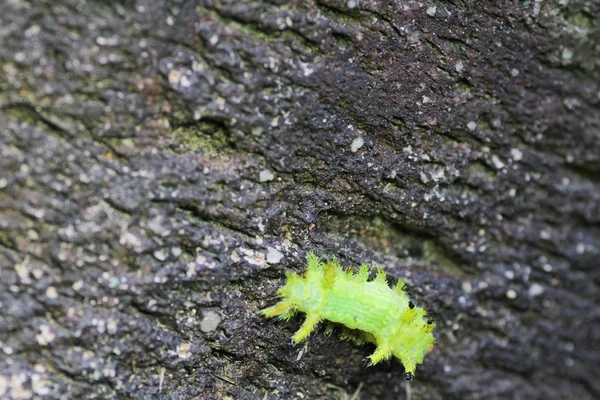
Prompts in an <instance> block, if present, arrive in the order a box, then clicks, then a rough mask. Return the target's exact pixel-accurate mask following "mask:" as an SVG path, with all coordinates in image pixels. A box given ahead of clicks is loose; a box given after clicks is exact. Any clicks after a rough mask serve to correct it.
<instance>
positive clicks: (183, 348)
mask: <svg viewBox="0 0 600 400" xmlns="http://www.w3.org/2000/svg"><path fill="white" fill-rule="evenodd" d="M191 347H192V346H191V345H190V344H189V343H180V344H179V346H177V355H179V358H181V359H183V360H185V359H188V358H190V357H191V356H192V352H191V351H190V349H191Z"/></svg>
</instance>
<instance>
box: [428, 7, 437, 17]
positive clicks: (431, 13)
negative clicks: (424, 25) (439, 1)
mask: <svg viewBox="0 0 600 400" xmlns="http://www.w3.org/2000/svg"><path fill="white" fill-rule="evenodd" d="M436 11H437V7H436V6H431V7H429V8H428V9H427V15H429V16H430V17H433V16H434V15H435V12H436Z"/></svg>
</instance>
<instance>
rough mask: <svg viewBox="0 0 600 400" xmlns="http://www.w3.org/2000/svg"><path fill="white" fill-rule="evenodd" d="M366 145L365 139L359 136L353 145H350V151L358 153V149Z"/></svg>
mask: <svg viewBox="0 0 600 400" xmlns="http://www.w3.org/2000/svg"><path fill="white" fill-rule="evenodd" d="M364 144H365V141H364V139H363V138H362V137H360V136H359V137H357V138H355V139H354V140H353V141H352V144H351V145H350V151H351V152H353V153H356V152H357V151H358V149H360V148H361V147H363V145H364Z"/></svg>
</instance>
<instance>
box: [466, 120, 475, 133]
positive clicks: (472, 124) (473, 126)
mask: <svg viewBox="0 0 600 400" xmlns="http://www.w3.org/2000/svg"><path fill="white" fill-rule="evenodd" d="M467 128H469V130H470V131H471V132H473V131H474V130H475V128H477V122H475V121H470V122H469V123H468V124H467Z"/></svg>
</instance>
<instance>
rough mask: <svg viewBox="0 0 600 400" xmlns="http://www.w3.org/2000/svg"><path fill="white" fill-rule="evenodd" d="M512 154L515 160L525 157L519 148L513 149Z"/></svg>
mask: <svg viewBox="0 0 600 400" xmlns="http://www.w3.org/2000/svg"><path fill="white" fill-rule="evenodd" d="M510 155H511V157H512V158H513V160H515V161H521V160H522V159H523V152H522V151H521V150H519V149H511V150H510Z"/></svg>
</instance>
